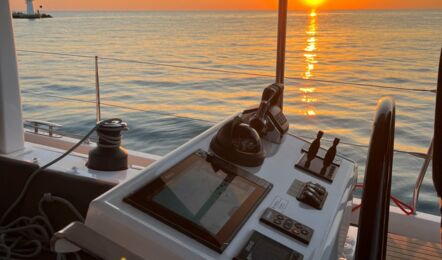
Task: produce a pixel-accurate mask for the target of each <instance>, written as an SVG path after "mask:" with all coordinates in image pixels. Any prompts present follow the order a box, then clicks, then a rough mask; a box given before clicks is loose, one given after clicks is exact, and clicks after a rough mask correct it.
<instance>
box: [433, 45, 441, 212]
mask: <svg viewBox="0 0 442 260" xmlns="http://www.w3.org/2000/svg"><path fill="white" fill-rule="evenodd" d="M433 184H434V188H435V189H436V191H437V194H438V196H439V198H442V50H441V54H440V60H439V77H438V80H437V95H436V113H435V119H434V150H433ZM441 207H442V203H441ZM441 212H442V211H441Z"/></svg>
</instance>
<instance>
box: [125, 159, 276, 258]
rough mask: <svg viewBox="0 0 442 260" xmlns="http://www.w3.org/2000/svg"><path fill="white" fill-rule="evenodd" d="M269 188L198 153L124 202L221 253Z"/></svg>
mask: <svg viewBox="0 0 442 260" xmlns="http://www.w3.org/2000/svg"><path fill="white" fill-rule="evenodd" d="M258 183H259V184H258ZM270 188H271V185H270V184H269V183H267V182H265V181H264V180H262V179H259V178H257V177H255V176H253V175H251V174H250V173H247V172H246V171H244V170H241V169H239V168H237V167H236V166H233V165H231V164H229V163H227V162H225V161H223V160H221V159H219V158H216V157H213V156H211V155H208V154H205V153H204V152H202V151H199V152H197V153H195V154H192V155H191V156H189V157H187V158H186V159H184V160H183V161H181V162H180V163H178V164H177V165H175V166H173V167H172V168H170V169H169V170H168V171H166V172H164V173H163V174H161V175H160V176H159V177H158V178H157V179H155V180H154V181H152V182H150V183H149V184H147V185H145V186H144V187H142V188H141V189H139V190H138V191H137V192H135V193H134V194H132V195H130V196H129V197H126V198H125V201H126V202H128V203H130V204H132V205H134V206H135V207H137V208H139V209H141V210H143V211H144V212H147V213H149V214H150V215H152V216H154V217H156V218H158V219H159V220H161V221H163V222H166V223H167V224H169V225H171V226H174V227H175V228H177V229H178V230H180V231H182V232H184V233H186V234H187V235H190V236H191V237H193V238H196V239H198V240H200V242H202V243H204V244H206V245H208V246H209V247H211V248H213V249H215V250H217V251H220V252H222V250H223V249H224V247H226V245H227V244H226V241H230V240H231V239H232V238H233V235H234V234H235V233H236V232H237V231H238V230H239V228H240V227H241V226H242V224H243V223H244V222H245V221H246V220H247V218H248V216H249V215H250V214H251V212H252V210H253V209H254V208H255V207H256V206H257V205H258V203H259V202H260V201H261V200H262V199H263V197H264V195H265V194H266V193H267V192H268V190H270Z"/></svg>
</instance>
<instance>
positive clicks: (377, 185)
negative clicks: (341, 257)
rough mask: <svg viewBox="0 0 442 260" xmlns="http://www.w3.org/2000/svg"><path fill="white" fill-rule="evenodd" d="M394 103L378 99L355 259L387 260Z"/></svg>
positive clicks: (389, 100) (366, 170)
mask: <svg viewBox="0 0 442 260" xmlns="http://www.w3.org/2000/svg"><path fill="white" fill-rule="evenodd" d="M394 127H395V103H394V100H393V99H391V98H388V97H384V98H381V99H380V100H379V101H378V105H377V112H376V114H375V118H374V124H373V131H372V135H371V140H370V146H369V149H368V157H367V164H366V169H365V178H364V190H363V194H362V206H361V209H360V213H359V228H358V239H357V244H356V255H355V256H356V259H373V260H379V259H381V260H382V259H385V254H386V246H387V233H388V215H389V209H390V191H391V176H392V168H393V147H394Z"/></svg>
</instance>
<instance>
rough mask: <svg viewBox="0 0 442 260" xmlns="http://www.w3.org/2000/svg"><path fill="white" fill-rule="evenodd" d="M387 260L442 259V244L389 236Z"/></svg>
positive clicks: (393, 235)
mask: <svg viewBox="0 0 442 260" xmlns="http://www.w3.org/2000/svg"><path fill="white" fill-rule="evenodd" d="M387 259H392V260H393V259H425V260H427V259H442V247H441V245H440V244H437V243H431V242H425V241H422V240H419V239H415V238H409V237H404V236H399V235H395V234H391V233H390V234H388V244H387Z"/></svg>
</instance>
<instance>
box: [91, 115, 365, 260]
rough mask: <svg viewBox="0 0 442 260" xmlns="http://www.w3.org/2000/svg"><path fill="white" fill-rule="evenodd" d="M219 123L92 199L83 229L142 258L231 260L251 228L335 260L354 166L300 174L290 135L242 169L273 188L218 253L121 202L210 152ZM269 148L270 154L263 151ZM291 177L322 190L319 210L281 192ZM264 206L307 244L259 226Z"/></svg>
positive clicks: (297, 145)
mask: <svg viewBox="0 0 442 260" xmlns="http://www.w3.org/2000/svg"><path fill="white" fill-rule="evenodd" d="M223 123H224V122H222V123H220V124H218V125H216V126H214V127H212V128H211V129H209V130H207V131H206V132H204V133H203V134H201V135H199V136H197V137H196V138H194V139H193V140H191V141H189V142H188V143H186V144H184V145H183V146H181V147H180V148H178V149H177V150H175V151H173V152H171V153H169V154H168V155H167V156H165V157H163V158H162V159H161V160H158V161H157V162H155V163H154V164H152V165H151V166H149V167H148V168H147V169H145V170H144V171H143V172H142V173H141V174H139V175H138V176H136V177H134V178H132V179H130V180H128V181H127V182H124V183H122V184H120V185H118V186H116V187H115V188H113V189H112V190H110V191H109V192H107V193H105V194H103V195H102V196H101V197H99V198H97V199H96V200H94V201H93V202H92V203H91V206H90V208H89V211H88V215H87V219H86V225H87V226H89V227H91V228H92V229H94V230H95V231H97V232H99V233H100V234H102V235H104V236H105V237H107V238H109V239H111V240H113V241H114V242H116V243H118V244H120V245H122V246H123V247H125V248H127V249H128V250H130V251H131V252H133V253H135V254H137V255H139V256H140V257H141V258H143V259H232V258H233V257H235V256H237V254H238V253H239V252H240V251H241V249H242V248H243V246H244V245H245V243H246V242H247V240H248V239H249V237H250V235H251V234H252V232H253V230H256V231H258V232H260V233H262V234H264V235H266V236H268V237H270V238H272V239H273V240H275V241H278V242H279V243H281V244H283V245H285V246H287V247H289V248H291V249H293V250H296V251H298V252H300V253H301V254H303V255H304V259H326V258H329V257H330V256H332V255H333V254H335V257H334V258H335V259H336V254H337V252H336V246H335V245H336V240H337V239H338V237H339V232H340V229H341V226H342V225H343V223H345V222H346V220H345V216H344V215H345V214H344V213H345V212H346V210H347V207H348V201H349V200H350V203H351V196H352V192H353V188H354V185H355V183H356V177H357V168H356V165H355V163H354V162H352V161H350V160H347V159H345V158H342V157H340V158H341V159H342V160H341V165H340V167H339V168H338V169H337V173H336V176H335V179H334V181H333V183H328V182H326V181H324V180H322V179H319V178H317V177H314V176H313V175H310V174H308V173H305V172H302V171H300V170H298V169H296V168H295V167H294V165H295V164H296V162H297V161H298V160H299V158H300V156H301V149H302V147H304V146H305V145H306V142H305V141H303V140H301V139H299V138H297V137H295V136H292V135H288V134H287V135H286V136H285V137H284V138H283V141H282V143H281V144H280V145H275V144H270V143H265V147H266V151H267V154H268V155H269V156H268V157H267V158H266V159H265V161H264V164H263V165H262V166H261V167H259V168H244V167H242V168H243V169H245V170H247V171H249V172H251V173H253V174H255V175H256V176H258V177H260V178H263V179H265V180H266V181H268V182H270V183H272V184H273V188H272V189H271V190H270V192H269V193H268V194H267V196H266V197H265V198H264V200H263V201H262V202H261V203H260V204H259V206H258V207H257V208H256V210H255V211H254V212H253V214H252V215H251V216H250V217H249V219H248V220H247V222H246V223H245V224H244V225H243V226H242V228H241V229H240V231H239V232H238V233H237V234H236V236H235V238H234V239H233V240H232V241H231V243H230V244H229V246H228V247H227V248H226V249H225V250H224V252H223V253H222V254H219V253H217V252H216V251H213V250H212V249H210V248H208V247H206V246H205V245H203V244H201V243H199V242H198V241H196V240H194V239H192V238H190V237H188V236H186V235H185V234H183V233H181V232H179V231H177V230H175V229H174V228H172V227H170V226H168V225H166V224H164V223H163V222H160V221H158V220H157V219H155V218H153V217H151V216H149V215H148V214H147V213H144V212H142V211H140V210H138V209H136V208H134V207H133V206H131V205H129V204H127V203H125V202H123V198H124V197H126V196H127V195H129V194H131V193H133V192H134V191H136V190H137V189H139V188H140V187H142V186H144V185H145V184H146V183H148V182H150V181H151V180H153V179H154V178H155V177H157V176H159V175H160V174H161V173H163V172H164V171H165V170H167V169H168V168H170V167H171V166H173V165H175V164H176V163H178V162H179V161H181V160H182V159H184V158H186V157H187V156H189V155H190V154H192V153H193V152H195V151H196V150H198V149H202V150H204V151H210V149H209V144H210V141H211V139H212V137H213V135H214V134H215V133H216V132H217V130H218V129H219V127H220V126H221V125H222V124H223ZM270 150H272V151H271V152H269V151H270ZM338 151H339V147H338ZM295 179H298V180H300V181H302V182H307V181H312V182H314V183H319V184H320V185H322V186H323V187H325V188H326V189H327V192H328V197H327V199H326V201H325V204H324V206H323V208H322V210H317V209H315V208H312V207H310V206H307V205H305V204H303V203H301V202H299V201H298V200H297V199H296V198H295V197H293V196H292V195H289V194H288V193H287V191H288V190H289V188H290V186H291V185H292V183H293V181H294V180H295ZM268 207H271V208H273V209H275V210H277V211H279V212H281V213H283V214H285V215H287V216H289V217H290V218H292V219H294V220H296V221H298V222H301V223H302V224H304V225H306V226H308V227H310V228H312V229H314V234H313V237H312V238H311V241H310V243H309V245H305V244H303V243H301V242H298V241H297V240H295V239H293V238H291V237H289V236H287V235H284V234H282V233H280V232H279V231H277V230H275V229H273V228H272V227H269V226H267V225H265V224H263V223H261V222H260V221H259V219H260V217H261V215H262V213H263V212H264V211H265V209H267V208H268ZM344 238H345V237H344Z"/></svg>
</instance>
